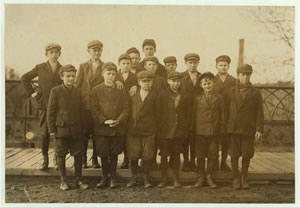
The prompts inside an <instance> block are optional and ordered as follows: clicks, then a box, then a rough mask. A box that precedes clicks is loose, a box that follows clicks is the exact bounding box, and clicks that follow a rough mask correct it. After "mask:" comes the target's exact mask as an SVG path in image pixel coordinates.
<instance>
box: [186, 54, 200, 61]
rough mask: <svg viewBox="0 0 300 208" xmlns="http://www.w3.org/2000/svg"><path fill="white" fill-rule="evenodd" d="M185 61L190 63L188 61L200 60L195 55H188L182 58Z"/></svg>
mask: <svg viewBox="0 0 300 208" xmlns="http://www.w3.org/2000/svg"><path fill="white" fill-rule="evenodd" d="M184 60H185V61H190V60H196V61H199V60H200V56H199V55H198V54H197V53H188V54H186V55H185V56H184Z"/></svg>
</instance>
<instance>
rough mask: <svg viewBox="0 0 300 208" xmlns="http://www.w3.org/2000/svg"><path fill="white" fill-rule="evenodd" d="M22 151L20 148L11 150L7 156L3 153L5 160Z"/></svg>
mask: <svg viewBox="0 0 300 208" xmlns="http://www.w3.org/2000/svg"><path fill="white" fill-rule="evenodd" d="M23 150H24V149H22V148H13V149H12V150H11V151H9V152H8V153H7V154H6V153H5V159H6V158H9V157H12V156H14V155H16V154H18V153H19V152H21V151H23Z"/></svg>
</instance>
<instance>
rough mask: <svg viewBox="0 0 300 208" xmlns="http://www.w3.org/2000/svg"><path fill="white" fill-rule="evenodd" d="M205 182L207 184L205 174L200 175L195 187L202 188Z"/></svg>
mask: <svg viewBox="0 0 300 208" xmlns="http://www.w3.org/2000/svg"><path fill="white" fill-rule="evenodd" d="M204 184H205V178H204V176H199V178H198V180H197V182H196V183H195V184H194V187H195V188H201V187H203V186H204Z"/></svg>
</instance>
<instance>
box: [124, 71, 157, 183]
mask: <svg viewBox="0 0 300 208" xmlns="http://www.w3.org/2000/svg"><path fill="white" fill-rule="evenodd" d="M153 78H154V74H153V73H151V72H149V71H141V72H139V73H138V74H137V80H138V84H139V86H140V87H139V88H138V90H137V92H136V94H135V95H133V96H131V104H130V109H131V111H130V115H129V120H128V134H127V140H126V149H127V154H128V157H129V159H130V167H131V172H132V179H131V180H130V182H129V183H128V184H127V187H133V186H136V185H137V170H138V160H139V159H142V160H143V172H144V176H143V181H144V187H145V188H150V187H151V186H152V185H151V183H150V181H149V178H148V175H149V171H150V167H151V165H152V162H153V161H152V160H153V157H154V155H155V150H156V146H155V136H156V132H157V124H158V120H159V117H158V116H159V115H158V106H157V95H156V93H155V91H153V90H152V89H151V86H152V83H153Z"/></svg>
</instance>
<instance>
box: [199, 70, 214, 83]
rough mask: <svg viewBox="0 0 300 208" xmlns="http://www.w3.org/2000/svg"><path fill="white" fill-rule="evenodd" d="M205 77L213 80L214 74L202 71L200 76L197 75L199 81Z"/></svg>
mask: <svg viewBox="0 0 300 208" xmlns="http://www.w3.org/2000/svg"><path fill="white" fill-rule="evenodd" d="M204 78H207V79H210V80H214V79H215V75H214V74H213V73H211V72H204V73H203V74H201V76H200V77H199V81H200V82H201V80H202V79H204Z"/></svg>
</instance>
